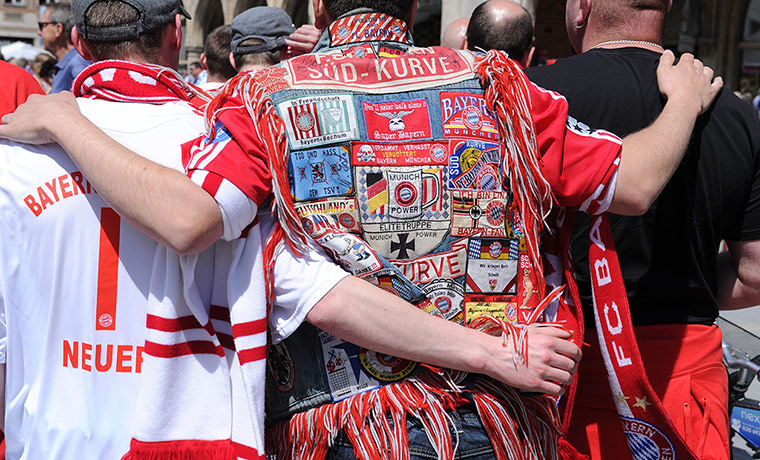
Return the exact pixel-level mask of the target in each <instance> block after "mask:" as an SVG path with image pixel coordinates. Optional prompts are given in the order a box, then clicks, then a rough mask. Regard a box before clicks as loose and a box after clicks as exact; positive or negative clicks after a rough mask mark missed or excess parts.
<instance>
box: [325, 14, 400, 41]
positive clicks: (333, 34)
mask: <svg viewBox="0 0 760 460" xmlns="http://www.w3.org/2000/svg"><path fill="white" fill-rule="evenodd" d="M329 29H330V45H331V46H340V45H345V44H347V43H356V42H367V41H385V42H403V41H406V30H407V25H406V22H404V21H403V20H401V19H398V18H394V17H392V16H388V15H385V14H382V13H364V14H354V15H351V16H347V17H345V18H342V19H338V20H337V21H335V22H333V23H332V24H330V27H329Z"/></svg>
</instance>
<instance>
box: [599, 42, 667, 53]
mask: <svg viewBox="0 0 760 460" xmlns="http://www.w3.org/2000/svg"><path fill="white" fill-rule="evenodd" d="M605 45H649V46H653V47H655V48H659V49H661V50H663V51H665V48H663V47H662V45H658V44H657V43H653V42H648V41H645V40H608V41H606V42H602V43H597V44H596V45H594V46H592V47H591V49H594V48H601V47H602V46H605Z"/></svg>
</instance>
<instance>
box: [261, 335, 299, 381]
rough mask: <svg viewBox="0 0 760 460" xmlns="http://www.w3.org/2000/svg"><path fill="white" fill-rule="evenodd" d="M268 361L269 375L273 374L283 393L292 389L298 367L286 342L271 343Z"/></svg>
mask: <svg viewBox="0 0 760 460" xmlns="http://www.w3.org/2000/svg"><path fill="white" fill-rule="evenodd" d="M266 361H267V369H268V370H269V375H271V376H272V380H274V384H275V385H276V386H277V389H278V390H280V391H281V392H282V393H287V392H288V391H290V390H292V389H293V385H294V384H295V381H296V377H295V374H296V368H295V364H294V363H293V358H292V357H291V356H290V352H289V351H288V347H287V345H285V342H280V343H278V344H269V352H268V353H267V360H266Z"/></svg>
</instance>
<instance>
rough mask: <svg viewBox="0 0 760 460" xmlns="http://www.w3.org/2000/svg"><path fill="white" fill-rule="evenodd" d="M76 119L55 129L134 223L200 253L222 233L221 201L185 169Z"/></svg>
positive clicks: (182, 249)
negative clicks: (159, 161) (145, 155)
mask: <svg viewBox="0 0 760 460" xmlns="http://www.w3.org/2000/svg"><path fill="white" fill-rule="evenodd" d="M72 123H74V121H72ZM75 123H76V125H75V127H74V129H72V126H71V124H68V123H67V124H61V126H60V128H52V129H51V134H52V135H53V136H54V137H55V139H56V141H57V142H58V143H59V144H61V146H63V148H65V149H66V151H67V152H68V153H69V155H70V156H71V158H72V160H73V161H74V162H75V163H76V164H77V166H78V167H79V168H80V169H81V170H82V173H83V174H84V175H85V176H86V177H87V180H88V181H90V182H91V183H92V184H93V185H94V186H95V189H96V190H97V191H98V193H99V194H100V195H101V196H102V197H103V198H104V199H105V200H106V201H107V202H108V203H109V204H110V205H111V206H113V207H114V208H115V209H116V211H117V212H118V213H119V214H120V215H121V216H122V217H124V218H126V219H127V220H128V221H129V222H130V223H131V224H133V225H134V226H135V227H137V228H139V229H140V230H142V231H143V232H145V233H146V234H147V235H148V236H150V237H152V238H154V239H156V240H157V241H159V242H160V243H163V244H165V245H167V246H169V247H171V248H172V249H174V250H176V251H177V252H180V253H191V252H199V251H201V250H203V249H205V248H206V247H208V246H209V245H210V244H211V243H213V242H214V241H216V240H217V239H218V238H219V237H220V236H221V234H222V217H221V212H220V211H219V207H218V205H217V204H216V201H215V200H214V199H213V197H211V196H210V195H209V194H207V193H206V192H205V191H204V190H203V189H201V188H200V187H199V186H197V185H195V184H194V183H193V182H192V181H190V179H188V178H187V177H186V176H185V175H184V174H183V173H181V172H179V171H176V170H173V169H171V168H167V167H165V166H162V165H159V164H157V163H154V162H152V161H150V160H148V159H146V158H143V157H142V156H140V155H138V154H136V153H134V152H132V151H130V150H129V149H127V148H126V147H124V146H122V145H121V144H119V143H118V142H116V141H114V140H113V139H111V138H110V137H109V136H107V135H106V134H105V133H103V132H102V131H101V130H100V129H98V128H97V127H96V126H95V125H93V124H92V123H91V122H90V121H89V120H87V119H86V118H85V117H83V116H79V117H77V119H76V122H75ZM64 125H65V126H64ZM95 152H97V154H95Z"/></svg>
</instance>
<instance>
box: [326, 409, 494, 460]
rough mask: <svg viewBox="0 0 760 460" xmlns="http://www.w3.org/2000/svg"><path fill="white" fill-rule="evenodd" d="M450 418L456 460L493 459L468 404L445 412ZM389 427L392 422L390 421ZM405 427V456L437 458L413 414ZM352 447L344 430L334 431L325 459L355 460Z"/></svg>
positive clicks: (479, 423) (474, 413)
mask: <svg viewBox="0 0 760 460" xmlns="http://www.w3.org/2000/svg"><path fill="white" fill-rule="evenodd" d="M446 412H447V413H448V414H449V416H450V417H451V418H452V420H453V421H454V427H451V426H450V427H449V430H450V431H451V436H452V440H454V442H456V441H455V440H456V434H457V433H455V432H454V429H456V431H457V432H458V434H459V446H458V447H457V451H456V456H455V457H454V458H456V459H463V460H464V459H467V460H491V459H493V458H494V453H493V448H492V447H491V441H490V440H489V438H488V433H487V432H486V430H485V428H484V427H483V424H482V423H481V422H480V417H478V414H477V412H476V411H475V408H474V407H472V406H463V407H460V408H459V409H458V410H457V411H446ZM390 422H391V426H393V421H392V420H391V421H390ZM406 429H407V431H408V432H409V459H410V460H428V459H437V458H438V455H436V453H435V451H434V450H433V447H432V446H431V445H430V442H429V441H428V438H427V435H426V434H425V428H424V427H423V425H422V423H420V422H419V421H418V420H417V419H415V418H414V417H407V421H406ZM355 459H356V456H355V455H354V447H353V446H352V445H351V443H350V442H349V441H348V438H347V437H346V435H345V433H343V432H342V431H341V432H340V433H338V437H337V438H336V439H335V443H334V444H333V447H332V448H331V449H330V450H329V451H328V452H327V456H326V457H325V460H355Z"/></svg>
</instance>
